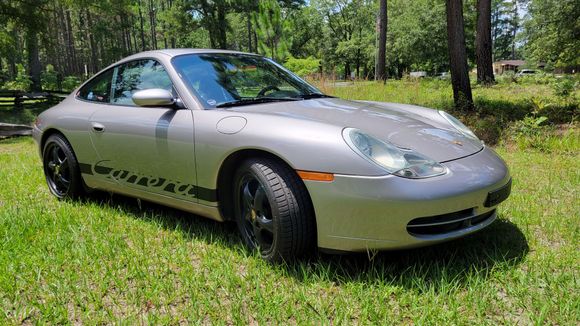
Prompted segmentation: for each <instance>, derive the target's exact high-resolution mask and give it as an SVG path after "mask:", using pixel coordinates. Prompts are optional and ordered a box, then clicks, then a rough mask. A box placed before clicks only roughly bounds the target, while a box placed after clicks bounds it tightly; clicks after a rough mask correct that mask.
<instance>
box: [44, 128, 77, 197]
mask: <svg viewBox="0 0 580 326" xmlns="http://www.w3.org/2000/svg"><path fill="white" fill-rule="evenodd" d="M42 164H43V167H44V175H45V177H46V183H47V184H48V189H49V190H50V192H51V193H52V194H53V195H54V196H55V197H57V198H58V199H66V198H69V199H74V198H78V197H80V196H81V195H83V194H84V187H83V180H82V178H81V173H80V170H79V164H78V162H77V159H76V156H75V155H74V152H73V150H72V146H71V145H70V144H69V142H68V141H67V140H66V138H65V137H64V136H62V135H60V134H54V135H51V136H49V137H48V139H47V140H46V142H45V143H44V148H43V150H42Z"/></svg>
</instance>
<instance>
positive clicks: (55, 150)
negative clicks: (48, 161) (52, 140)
mask: <svg viewBox="0 0 580 326" xmlns="http://www.w3.org/2000/svg"><path fill="white" fill-rule="evenodd" d="M52 161H53V162H59V163H60V158H59V157H58V146H56V145H54V147H52Z"/></svg>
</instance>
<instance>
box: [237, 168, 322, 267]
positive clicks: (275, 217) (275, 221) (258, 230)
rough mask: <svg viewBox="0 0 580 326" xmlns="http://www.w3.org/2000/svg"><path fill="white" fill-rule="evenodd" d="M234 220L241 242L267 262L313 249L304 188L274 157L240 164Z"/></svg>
mask: <svg viewBox="0 0 580 326" xmlns="http://www.w3.org/2000/svg"><path fill="white" fill-rule="evenodd" d="M234 187H235V188H234V202H235V219H236V223H237V225H238V229H239V231H240V233H241V235H242V239H243V240H244V243H245V244H246V245H247V246H248V247H249V248H250V249H252V250H259V253H260V256H261V257H262V258H263V259H265V260H267V261H269V262H278V261H288V260H292V259H294V258H297V257H299V256H301V255H303V254H304V253H305V252H307V251H309V250H310V249H313V246H314V244H315V240H316V226H315V219H314V213H313V209H312V204H311V202H310V198H309V196H308V192H307V190H306V187H305V186H304V184H303V183H302V181H301V180H300V179H299V178H298V176H297V175H296V173H295V172H294V171H293V170H292V169H290V168H289V167H288V166H286V165H285V164H283V163H280V162H278V161H276V160H272V159H266V158H258V159H249V160H246V161H244V162H243V163H242V165H241V166H240V168H239V169H238V171H237V173H236V175H235V177H234Z"/></svg>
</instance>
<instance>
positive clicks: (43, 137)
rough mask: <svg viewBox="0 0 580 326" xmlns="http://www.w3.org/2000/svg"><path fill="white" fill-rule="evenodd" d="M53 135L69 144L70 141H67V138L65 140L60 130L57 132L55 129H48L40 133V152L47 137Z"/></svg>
mask: <svg viewBox="0 0 580 326" xmlns="http://www.w3.org/2000/svg"><path fill="white" fill-rule="evenodd" d="M54 134H59V135H61V136H62V137H64V139H66V141H67V142H68V143H69V144H70V141H68V138H66V136H65V135H64V134H63V133H62V132H61V131H60V130H58V129H56V128H49V129H47V130H45V131H44V132H43V133H42V137H41V138H40V150H41V151H42V149H43V148H44V145H45V144H46V140H47V139H48V137H50V136H52V135H54Z"/></svg>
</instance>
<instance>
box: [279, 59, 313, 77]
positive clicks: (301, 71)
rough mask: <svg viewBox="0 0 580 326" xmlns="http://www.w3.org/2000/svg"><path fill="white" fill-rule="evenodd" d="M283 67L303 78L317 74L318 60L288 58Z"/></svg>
mask: <svg viewBox="0 0 580 326" xmlns="http://www.w3.org/2000/svg"><path fill="white" fill-rule="evenodd" d="M284 66H285V67H286V68H288V69H289V70H291V71H292V72H294V73H295V74H297V75H298V76H300V77H305V76H308V75H312V74H315V73H317V72H318V70H319V67H320V60H319V59H315V58H313V57H308V58H306V59H298V58H292V57H290V58H288V60H286V63H284Z"/></svg>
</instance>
